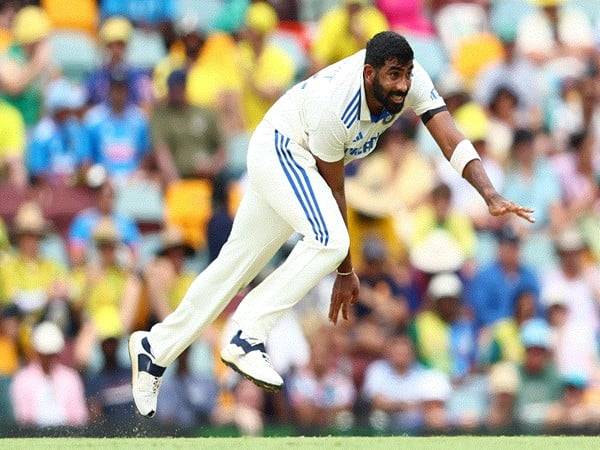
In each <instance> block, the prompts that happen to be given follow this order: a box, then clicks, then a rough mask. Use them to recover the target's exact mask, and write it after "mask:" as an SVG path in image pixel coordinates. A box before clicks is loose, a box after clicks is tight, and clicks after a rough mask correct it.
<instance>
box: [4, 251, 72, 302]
mask: <svg viewBox="0 0 600 450" xmlns="http://www.w3.org/2000/svg"><path fill="white" fill-rule="evenodd" d="M64 276H65V270H64V269H63V268H62V267H61V266H59V265H58V264H57V263H55V262H54V261H50V260H48V259H43V258H39V259H38V260H36V261H26V260H25V259H23V258H22V257H21V256H20V255H19V254H14V255H6V256H4V257H3V258H2V261H1V263H0V303H8V302H10V301H13V300H17V302H18V303H19V306H21V307H22V308H24V309H25V310H32V311H33V310H38V309H40V308H41V307H43V306H44V304H45V302H46V299H47V294H48V290H49V289H50V287H51V286H52V284H53V283H54V282H55V281H57V280H60V279H61V278H63V277H64Z"/></svg>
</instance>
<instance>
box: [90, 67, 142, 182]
mask: <svg viewBox="0 0 600 450" xmlns="http://www.w3.org/2000/svg"><path fill="white" fill-rule="evenodd" d="M127 80H128V78H127V74H126V73H125V72H122V71H114V72H112V73H111V79H110V91H109V99H108V102H106V103H103V104H100V105H98V106H96V107H95V108H92V109H91V110H90V111H89V112H88V113H87V115H86V125H87V127H88V130H89V134H90V142H91V148H92V157H93V160H94V162H95V163H98V164H101V165H102V166H103V167H104V168H105V169H106V172H107V174H108V176H109V177H110V178H111V179H113V180H114V181H116V182H118V183H122V182H124V181H126V180H127V178H129V177H130V176H131V175H132V174H133V173H134V172H135V171H136V170H138V169H139V168H140V165H141V163H142V160H143V158H144V157H145V156H146V154H147V153H148V150H149V148H150V134H149V127H148V121H147V119H146V117H145V116H144V114H143V113H142V111H141V110H140V109H139V108H138V107H137V106H135V105H132V104H129V103H128V102H127V83H128V81H127Z"/></svg>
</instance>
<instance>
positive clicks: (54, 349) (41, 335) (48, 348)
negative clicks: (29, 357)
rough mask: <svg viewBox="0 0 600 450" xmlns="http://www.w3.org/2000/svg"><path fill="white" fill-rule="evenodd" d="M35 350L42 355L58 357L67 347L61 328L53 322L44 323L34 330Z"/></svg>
mask: <svg viewBox="0 0 600 450" xmlns="http://www.w3.org/2000/svg"><path fill="white" fill-rule="evenodd" d="M32 341H33V348H34V349H35V351H36V352H38V353H41V354H42V355H56V354H57V353H60V352H61V351H62V349H63V348H64V346H65V339H64V337H63V334H62V331H60V328H58V326H57V325H56V324H55V323H53V322H42V323H40V324H39V325H38V326H36V327H35V328H34V329H33V336H32Z"/></svg>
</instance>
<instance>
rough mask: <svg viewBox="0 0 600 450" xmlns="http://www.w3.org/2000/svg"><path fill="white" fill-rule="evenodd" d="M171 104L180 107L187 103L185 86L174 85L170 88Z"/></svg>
mask: <svg viewBox="0 0 600 450" xmlns="http://www.w3.org/2000/svg"><path fill="white" fill-rule="evenodd" d="M169 103H171V104H172V105H178V106H181V105H184V104H185V103H186V97H185V84H173V85H171V86H169Z"/></svg>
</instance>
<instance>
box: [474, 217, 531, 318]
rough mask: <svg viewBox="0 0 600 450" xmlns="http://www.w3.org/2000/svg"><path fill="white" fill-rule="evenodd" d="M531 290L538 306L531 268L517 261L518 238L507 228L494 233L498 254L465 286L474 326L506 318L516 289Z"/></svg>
mask: <svg viewBox="0 0 600 450" xmlns="http://www.w3.org/2000/svg"><path fill="white" fill-rule="evenodd" d="M524 291H526V292H531V293H532V294H533V296H534V298H535V302H536V306H537V307H536V310H537V311H541V310H542V309H541V308H540V307H539V306H540V305H539V292H540V288H539V283H538V279H537V276H536V274H535V272H534V270H533V268H530V267H526V266H524V265H523V264H522V262H521V253H520V239H519V237H518V236H517V235H516V233H515V232H514V230H513V229H512V228H510V227H505V228H503V229H501V230H500V232H499V233H498V257H497V260H496V261H495V262H493V263H491V264H490V265H488V266H487V267H483V268H482V269H481V270H480V271H479V272H478V273H477V274H476V275H475V277H474V278H473V280H472V281H471V283H470V284H469V285H468V289H467V298H468V300H469V302H470V306H471V308H472V309H473V314H474V316H475V322H476V325H477V326H478V327H485V326H488V325H491V324H492V323H494V322H496V321H498V320H500V319H506V318H508V317H510V316H511V315H512V312H513V310H514V305H513V302H514V299H515V298H517V293H519V292H524Z"/></svg>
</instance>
